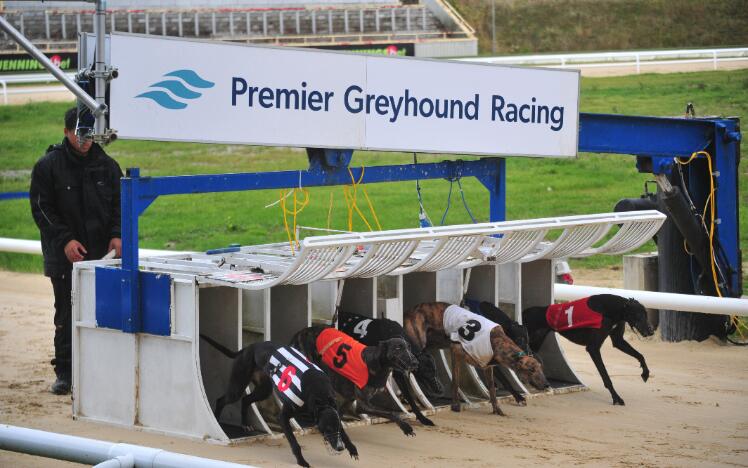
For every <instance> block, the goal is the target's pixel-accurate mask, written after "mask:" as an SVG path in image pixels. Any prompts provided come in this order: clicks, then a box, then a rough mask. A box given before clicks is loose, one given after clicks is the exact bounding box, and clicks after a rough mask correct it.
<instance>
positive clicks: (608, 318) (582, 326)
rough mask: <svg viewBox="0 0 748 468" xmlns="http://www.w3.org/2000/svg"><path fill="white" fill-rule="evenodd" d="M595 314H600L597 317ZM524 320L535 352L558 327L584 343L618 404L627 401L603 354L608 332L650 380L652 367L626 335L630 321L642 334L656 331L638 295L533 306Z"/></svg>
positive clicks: (611, 295)
mask: <svg viewBox="0 0 748 468" xmlns="http://www.w3.org/2000/svg"><path fill="white" fill-rule="evenodd" d="M595 314H597V315H598V317H597V318H596V317H595ZM549 320H550V321H551V323H549ZM522 322H523V324H524V326H525V327H527V331H528V333H529V339H530V348H531V349H532V350H533V351H535V352H537V351H538V350H539V349H540V346H541V345H542V344H543V340H545V337H546V335H547V334H548V333H549V332H550V331H551V330H556V331H558V332H559V333H560V334H561V335H562V336H563V337H564V338H566V339H568V340H569V341H571V342H572V343H576V344H578V345H582V346H584V347H585V348H586V349H587V352H588V353H589V355H590V357H591V358H592V362H594V363H595V367H597V371H598V372H599V373H600V377H602V379H603V383H604V384H605V388H607V389H608V391H610V395H611V396H612V397H613V404H614V405H624V404H625V403H624V401H623V398H621V397H620V395H618V393H616V391H615V389H614V388H613V382H611V380H610V376H608V371H607V370H606V369H605V364H604V363H603V358H602V356H601V355H600V348H601V347H602V345H603V342H605V339H606V338H607V337H608V336H610V339H611V341H612V343H613V346H614V347H615V348H618V349H619V350H621V351H623V352H624V353H626V354H628V355H629V356H631V357H633V358H635V359H636V360H637V361H639V364H640V365H641V368H642V374H641V376H642V380H643V381H645V382H646V381H647V379H649V368H648V367H647V362H646V361H645V360H644V356H642V355H641V353H639V352H638V351H637V350H635V349H634V347H633V346H631V345H630V344H629V343H628V342H627V341H626V340H624V339H623V332H624V331H625V329H626V324H627V323H628V324H629V325H630V326H631V328H632V329H634V330H635V331H637V332H639V334H641V335H642V336H652V334H653V333H654V330H652V327H651V325H650V324H649V322H648V321H647V311H646V309H645V308H644V306H643V305H641V304H640V303H639V302H638V301H636V300H635V299H626V298H624V297H621V296H616V295H613V294H597V295H594V296H590V297H587V298H584V299H580V300H577V301H573V302H567V303H563V304H556V305H551V306H545V307H530V308H528V309H525V310H524V312H522Z"/></svg>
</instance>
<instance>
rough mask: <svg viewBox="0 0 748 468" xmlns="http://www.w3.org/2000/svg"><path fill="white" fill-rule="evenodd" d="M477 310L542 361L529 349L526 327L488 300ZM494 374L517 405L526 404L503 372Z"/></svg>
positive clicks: (522, 348) (515, 342)
mask: <svg viewBox="0 0 748 468" xmlns="http://www.w3.org/2000/svg"><path fill="white" fill-rule="evenodd" d="M478 310H479V311H480V315H482V316H484V317H486V318H487V319H488V320H491V321H493V322H496V323H498V324H499V325H501V328H503V329H504V332H505V333H506V335H507V336H508V337H509V338H510V339H511V340H512V341H514V344H516V345H517V346H519V349H521V350H522V351H524V352H525V353H527V355H528V356H533V357H534V358H535V359H537V360H538V362H540V363H541V364H542V363H543V361H542V360H541V359H540V357H539V356H535V355H533V353H532V351H531V350H530V338H529V336H528V334H527V328H526V327H524V326H523V325H521V324H519V323H518V322H516V321H515V320H513V319H512V318H511V317H509V316H508V315H507V314H506V312H504V311H503V310H501V309H499V308H498V307H496V306H494V305H493V304H491V303H490V302H481V303H480V305H479V307H478ZM495 376H496V378H497V379H498V380H499V383H501V385H502V386H503V387H504V388H505V389H507V390H509V392H510V393H511V394H512V396H513V397H514V401H516V402H517V404H518V405H520V406H526V405H527V400H525V397H524V395H522V394H521V393H520V392H518V391H517V390H516V389H515V388H514V387H513V386H512V385H511V384H510V383H509V380H508V379H507V378H506V376H505V375H504V374H503V373H501V372H496V373H495Z"/></svg>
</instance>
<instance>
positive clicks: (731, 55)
mask: <svg viewBox="0 0 748 468" xmlns="http://www.w3.org/2000/svg"><path fill="white" fill-rule="evenodd" d="M460 60H463V61H466V62H479V63H494V64H500V65H530V66H540V65H542V66H551V67H560V68H566V67H570V68H599V67H630V66H636V73H640V72H641V67H642V66H647V65H671V64H688V63H709V62H711V63H712V68H713V69H714V70H716V69H717V64H718V63H719V62H736V61H747V62H748V47H737V48H730V49H686V50H649V51H644V50H642V51H629V52H595V53H585V54H553V55H513V56H512V55H510V56H503V57H471V58H464V59H460Z"/></svg>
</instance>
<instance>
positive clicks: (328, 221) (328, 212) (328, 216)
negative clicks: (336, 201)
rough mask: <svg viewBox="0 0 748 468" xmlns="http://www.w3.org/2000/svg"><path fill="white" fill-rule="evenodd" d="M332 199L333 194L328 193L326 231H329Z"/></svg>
mask: <svg viewBox="0 0 748 468" xmlns="http://www.w3.org/2000/svg"><path fill="white" fill-rule="evenodd" d="M332 199H333V192H330V206H329V207H328V208H327V229H330V221H331V220H332Z"/></svg>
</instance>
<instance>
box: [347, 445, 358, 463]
mask: <svg viewBox="0 0 748 468" xmlns="http://www.w3.org/2000/svg"><path fill="white" fill-rule="evenodd" d="M348 453H350V454H351V458H353V459H354V460H358V450H356V449H355V448H354V449H353V450H349V451H348Z"/></svg>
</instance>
